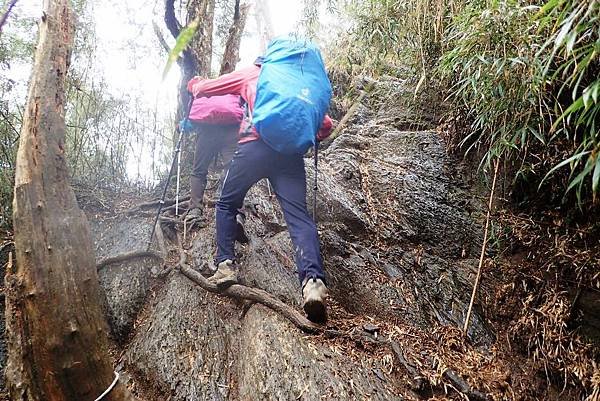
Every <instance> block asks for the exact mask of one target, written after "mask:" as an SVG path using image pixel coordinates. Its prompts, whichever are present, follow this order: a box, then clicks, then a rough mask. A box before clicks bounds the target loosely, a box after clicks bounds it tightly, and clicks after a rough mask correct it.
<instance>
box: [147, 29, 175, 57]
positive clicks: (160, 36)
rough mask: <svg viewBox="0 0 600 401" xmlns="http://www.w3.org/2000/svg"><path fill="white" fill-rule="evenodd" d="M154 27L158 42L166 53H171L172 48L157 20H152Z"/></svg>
mask: <svg viewBox="0 0 600 401" xmlns="http://www.w3.org/2000/svg"><path fill="white" fill-rule="evenodd" d="M152 28H153V29H154V34H155V35H156V38H157V39H158V43H160V45H161V46H162V48H163V49H164V51H165V53H167V54H169V53H171V48H170V47H169V44H168V43H167V41H166V40H165V38H164V36H163V34H162V32H161V31H160V28H159V26H158V24H157V23H156V21H152Z"/></svg>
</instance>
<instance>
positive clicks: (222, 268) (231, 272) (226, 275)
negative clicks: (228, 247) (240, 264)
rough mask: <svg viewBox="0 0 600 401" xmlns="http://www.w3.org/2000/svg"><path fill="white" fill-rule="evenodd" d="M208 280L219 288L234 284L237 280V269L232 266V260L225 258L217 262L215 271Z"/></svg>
mask: <svg viewBox="0 0 600 401" xmlns="http://www.w3.org/2000/svg"><path fill="white" fill-rule="evenodd" d="M208 281H209V282H210V283H212V284H215V285H216V286H217V287H219V288H224V287H229V286H230V285H232V284H236V283H237V282H238V279H237V269H236V268H235V267H234V265H233V261H232V260H229V259H227V260H224V261H222V262H221V263H219V266H218V268H217V271H216V272H215V274H213V275H212V276H211V277H209V279H208Z"/></svg>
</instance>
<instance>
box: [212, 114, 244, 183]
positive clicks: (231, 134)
mask: <svg viewBox="0 0 600 401" xmlns="http://www.w3.org/2000/svg"><path fill="white" fill-rule="evenodd" d="M238 131H239V125H234V126H225V127H224V128H223V140H222V143H221V159H222V161H223V173H222V174H221V177H220V179H219V185H218V186H217V188H218V190H217V193H221V191H222V189H223V180H224V179H225V174H227V170H228V169H229V164H230V163H231V159H233V155H234V154H235V151H236V150H237V148H238Z"/></svg>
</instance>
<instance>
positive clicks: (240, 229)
mask: <svg viewBox="0 0 600 401" xmlns="http://www.w3.org/2000/svg"><path fill="white" fill-rule="evenodd" d="M235 223H236V233H235V240H236V241H237V242H239V243H240V244H247V243H248V236H247V235H246V229H245V228H244V225H245V224H246V216H244V214H243V213H238V214H237V215H236V216H235Z"/></svg>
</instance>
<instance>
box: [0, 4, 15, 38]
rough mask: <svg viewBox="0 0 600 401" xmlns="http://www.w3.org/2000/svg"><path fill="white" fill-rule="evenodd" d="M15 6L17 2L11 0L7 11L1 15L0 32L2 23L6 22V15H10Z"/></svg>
mask: <svg viewBox="0 0 600 401" xmlns="http://www.w3.org/2000/svg"><path fill="white" fill-rule="evenodd" d="M15 4H17V0H12V1H11V2H10V3H9V4H8V9H7V10H6V12H5V13H4V14H3V15H2V18H0V32H2V27H3V26H4V23H5V22H6V19H7V18H8V15H9V14H10V12H11V11H12V8H13V7H14V6H15Z"/></svg>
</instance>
